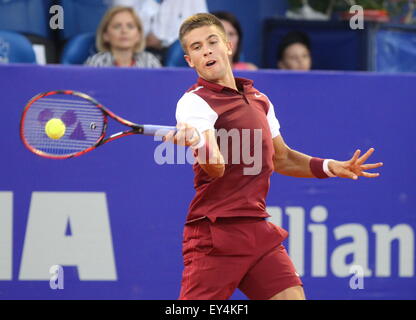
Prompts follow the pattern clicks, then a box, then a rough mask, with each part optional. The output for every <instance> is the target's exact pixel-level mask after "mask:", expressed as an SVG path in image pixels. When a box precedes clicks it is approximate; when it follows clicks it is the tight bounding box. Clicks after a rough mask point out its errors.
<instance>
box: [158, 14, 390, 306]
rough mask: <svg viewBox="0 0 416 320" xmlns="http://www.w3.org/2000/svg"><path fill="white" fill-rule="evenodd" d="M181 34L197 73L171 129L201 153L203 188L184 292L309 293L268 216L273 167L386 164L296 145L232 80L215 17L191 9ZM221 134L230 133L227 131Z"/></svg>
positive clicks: (335, 169) (200, 295)
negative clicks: (318, 153)
mask: <svg viewBox="0 0 416 320" xmlns="http://www.w3.org/2000/svg"><path fill="white" fill-rule="evenodd" d="M179 37H180V40H181V43H182V46H183V48H184V51H185V59H186V61H187V62H188V64H189V66H190V67H192V68H194V69H195V70H196V72H197V74H198V76H199V79H198V81H197V83H196V84H195V85H194V86H192V87H191V88H190V89H189V90H188V92H186V93H185V94H184V95H183V97H182V98H181V99H180V100H179V102H178V105H177V111H176V117H177V121H178V125H177V128H178V131H177V132H176V134H175V135H174V134H173V132H172V133H169V134H168V135H167V136H166V137H165V138H166V140H169V141H173V142H175V143H180V144H183V145H187V146H191V148H193V149H194V150H195V157H196V163H195V164H194V167H193V169H194V172H195V190H196V195H195V197H194V199H193V200H192V202H191V204H190V207H189V212H188V217H187V222H186V224H185V229H184V239H183V256H184V265H185V268H184V271H183V277H182V287H181V292H180V297H179V298H180V299H207V300H211V299H228V298H229V297H230V296H231V295H232V293H233V292H234V290H235V289H236V288H239V289H240V290H241V291H242V292H243V293H244V294H246V295H247V297H248V298H250V299H305V295H304V292H303V288H302V282H301V280H300V278H299V276H298V274H297V273H296V270H295V268H294V266H293V264H292V262H291V260H290V258H289V256H288V254H287V252H286V250H285V248H284V247H283V245H282V241H283V240H284V239H285V238H286V237H287V232H286V230H284V229H282V228H280V227H277V226H274V225H273V224H271V223H269V222H268V221H267V220H266V219H265V218H267V217H268V216H269V215H268V214H267V212H266V211H265V208H266V204H265V198H266V195H267V192H268V190H269V181H270V176H271V174H272V173H273V171H276V172H278V173H281V174H284V175H290V176H294V177H310V178H313V177H317V178H326V177H328V176H337V177H343V178H351V179H357V178H358V176H363V177H377V176H378V174H377V173H367V172H364V171H365V170H368V169H373V168H377V167H380V166H381V165H382V164H381V163H377V164H364V162H365V161H366V160H367V158H368V157H369V156H370V155H371V154H372V153H373V151H374V149H370V150H368V151H367V153H366V154H364V155H363V156H362V157H360V158H359V155H360V151H359V150H357V151H356V152H355V153H354V156H353V157H352V159H351V160H349V161H335V160H323V159H319V158H312V157H310V156H307V155H305V154H302V153H300V152H297V151H295V150H292V149H290V148H289V147H288V146H287V145H286V144H285V142H284V140H283V138H282V136H281V134H280V131H279V128H280V125H279V122H278V120H277V118H276V116H275V113H274V108H273V105H272V103H271V102H270V101H269V99H268V98H267V97H266V96H265V95H264V94H263V93H260V92H259V91H257V90H256V89H255V88H254V87H253V82H252V81H250V80H247V79H240V78H234V76H233V73H232V70H231V65H230V59H229V56H230V55H231V54H232V47H231V44H230V42H228V41H227V38H226V34H225V31H224V28H223V26H222V24H221V22H220V21H219V20H218V19H217V18H215V17H214V16H212V15H210V14H197V15H194V16H191V17H189V18H188V19H186V20H185V21H184V22H183V24H182V26H181V29H180V35H179ZM220 131H221V132H222V136H221V135H219V136H218V137H217V135H218V132H220ZM247 131H249V133H250V135H247ZM224 132H226V133H227V132H233V134H232V135H229V136H228V135H226V136H225V139H223V138H224ZM236 137H237V138H236ZM217 139H218V141H217ZM220 140H221V143H219V142H220ZM224 141H225V142H226V143H223V142H224ZM219 145H220V147H221V148H220V147H219ZM236 150H237V152H236ZM247 150H248V151H249V153H250V154H252V153H253V152H254V153H255V155H254V158H256V159H254V161H260V166H258V167H259V170H257V171H256V172H253V171H249V170H248V169H253V167H254V164H253V166H251V163H250V164H247V161H245V160H247V156H246V157H245V156H244V154H245V153H247ZM231 151H232V152H231ZM258 151H260V152H258ZM256 153H257V156H256ZM259 154H260V156H259ZM223 155H224V156H223ZM236 159H237V160H239V161H236Z"/></svg>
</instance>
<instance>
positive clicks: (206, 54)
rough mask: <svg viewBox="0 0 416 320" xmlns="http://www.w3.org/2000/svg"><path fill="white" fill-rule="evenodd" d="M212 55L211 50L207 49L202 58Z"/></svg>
mask: <svg viewBox="0 0 416 320" xmlns="http://www.w3.org/2000/svg"><path fill="white" fill-rule="evenodd" d="M210 54H212V50H211V49H209V48H207V49H206V50H205V52H204V57H207V56H208V55H210Z"/></svg>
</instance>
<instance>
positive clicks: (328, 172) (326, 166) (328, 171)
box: [323, 159, 336, 178]
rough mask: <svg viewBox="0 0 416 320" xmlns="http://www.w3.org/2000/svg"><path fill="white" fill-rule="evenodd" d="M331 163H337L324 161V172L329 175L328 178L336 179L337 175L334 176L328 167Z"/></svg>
mask: <svg viewBox="0 0 416 320" xmlns="http://www.w3.org/2000/svg"><path fill="white" fill-rule="evenodd" d="M329 161H335V160H334V159H325V160H324V164H323V170H324V172H325V173H326V174H327V176H328V177H331V178H333V177H336V175H335V174H333V173H332V172H331V170H329V167H328V163H329Z"/></svg>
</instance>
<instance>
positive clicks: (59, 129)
mask: <svg viewBox="0 0 416 320" xmlns="http://www.w3.org/2000/svg"><path fill="white" fill-rule="evenodd" d="M65 130H66V126H65V124H64V123H63V122H62V120H61V119H58V118H53V119H51V120H49V121H48V122H47V123H46V125H45V133H46V135H47V136H48V137H49V138H51V139H54V140H58V139H61V138H62V137H63V135H64V134H65Z"/></svg>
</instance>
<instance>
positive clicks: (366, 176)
mask: <svg viewBox="0 0 416 320" xmlns="http://www.w3.org/2000/svg"><path fill="white" fill-rule="evenodd" d="M361 176H363V177H365V178H377V177H379V176H380V173H369V172H363V173H362V174H361Z"/></svg>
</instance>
